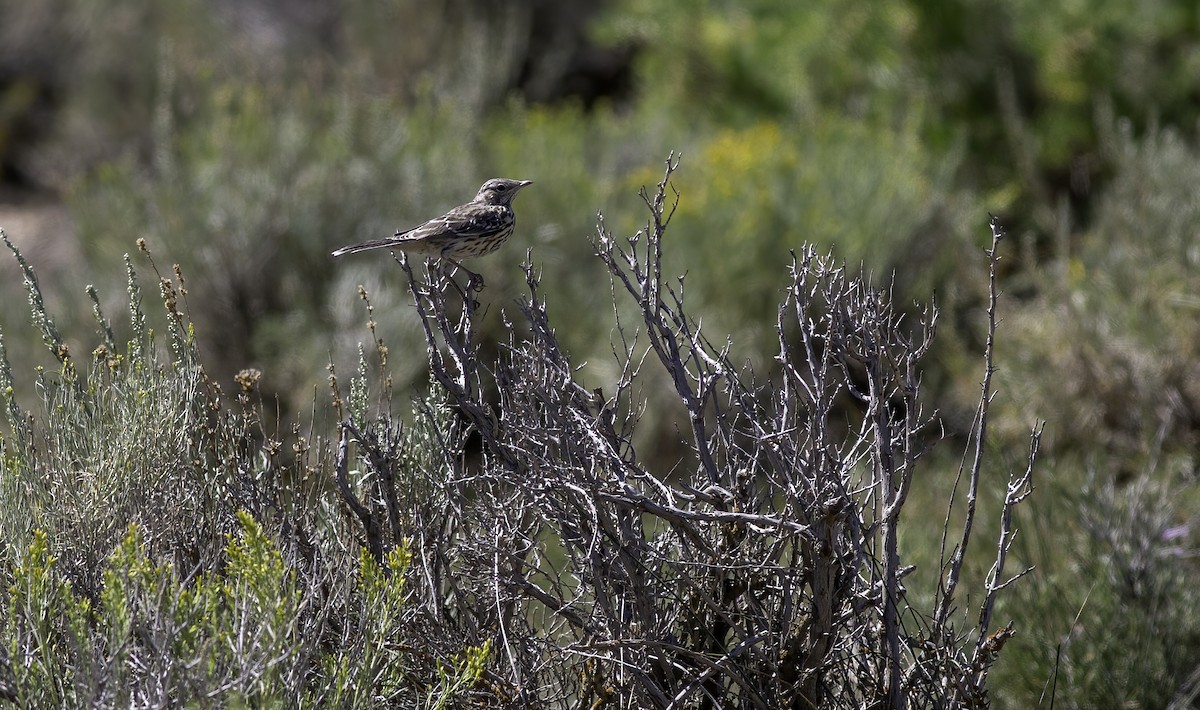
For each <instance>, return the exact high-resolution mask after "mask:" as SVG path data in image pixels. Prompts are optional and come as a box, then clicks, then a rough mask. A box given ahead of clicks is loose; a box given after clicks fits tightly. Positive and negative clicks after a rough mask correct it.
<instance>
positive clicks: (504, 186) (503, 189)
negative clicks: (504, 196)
mask: <svg viewBox="0 0 1200 710" xmlns="http://www.w3.org/2000/svg"><path fill="white" fill-rule="evenodd" d="M496 189H497V190H499V191H500V192H504V191H505V190H507V189H508V185H497V186H496Z"/></svg>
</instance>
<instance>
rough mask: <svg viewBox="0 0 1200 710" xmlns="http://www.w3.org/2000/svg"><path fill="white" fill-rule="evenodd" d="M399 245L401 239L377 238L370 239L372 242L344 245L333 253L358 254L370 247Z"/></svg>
mask: <svg viewBox="0 0 1200 710" xmlns="http://www.w3.org/2000/svg"><path fill="white" fill-rule="evenodd" d="M397 246H399V241H398V240H397V239H395V238H392V239H376V240H374V241H370V242H363V243H362V244H351V245H350V246H348V247H342V248H341V249H338V250H337V251H335V252H333V255H334V256H343V255H345V254H356V253H358V252H360V251H367V250H368V249H381V248H383V247H393V248H394V247H397Z"/></svg>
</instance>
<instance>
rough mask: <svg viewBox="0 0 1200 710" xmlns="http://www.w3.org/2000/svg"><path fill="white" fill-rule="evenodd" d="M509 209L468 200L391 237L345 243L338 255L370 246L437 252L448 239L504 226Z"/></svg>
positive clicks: (494, 229)
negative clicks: (346, 244) (346, 245)
mask: <svg viewBox="0 0 1200 710" xmlns="http://www.w3.org/2000/svg"><path fill="white" fill-rule="evenodd" d="M505 217H506V210H505V209H504V208H503V207H499V206H497V205H480V204H474V203H472V204H467V205H463V206H462V207H455V208H454V209H452V210H450V211H449V212H447V213H446V214H444V215H442V216H441V217H436V218H434V219H431V220H429V221H428V222H426V223H425V224H422V225H420V226H417V227H413V228H412V229H403V230H400V231H399V232H396V234H395V235H394V236H392V237H389V238H387V239H375V240H373V241H369V242H363V243H362V244H354V245H352V246H348V247H342V248H341V249H338V250H337V251H335V252H333V255H334V256H342V255H343V254H353V253H355V252H360V251H366V250H368V249H407V250H409V251H411V252H413V253H426V254H431V255H435V256H436V255H437V254H438V253H439V252H440V251H441V250H442V248H443V247H444V246H445V245H446V242H453V241H455V240H458V239H469V238H471V237H478V236H487V235H489V234H492V233H493V232H495V231H497V230H498V229H500V228H501V227H503V226H504V221H505Z"/></svg>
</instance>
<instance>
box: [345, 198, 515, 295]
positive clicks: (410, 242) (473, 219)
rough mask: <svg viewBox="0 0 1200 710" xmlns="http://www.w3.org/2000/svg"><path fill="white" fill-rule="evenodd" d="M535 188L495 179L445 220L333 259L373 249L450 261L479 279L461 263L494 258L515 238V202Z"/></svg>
mask: <svg viewBox="0 0 1200 710" xmlns="http://www.w3.org/2000/svg"><path fill="white" fill-rule="evenodd" d="M532 184H533V181H532V180H509V179H508V178H492V179H491V180H488V181H487V182H485V183H483V185H482V186H480V188H479V192H478V193H476V194H475V199H473V200H471V201H470V202H468V203H467V204H465V205H459V206H458V207H455V208H454V209H452V210H450V211H449V212H447V213H446V214H444V215H442V216H441V217H435V218H433V219H431V220H429V221H428V222H425V223H424V224H421V225H419V226H416V227H413V228H412V229H403V230H400V231H398V232H396V234H395V235H394V236H392V237H390V238H388V239H375V240H373V241H369V242H363V243H361V244H352V245H350V246H346V247H342V248H341V249H338V250H336V251H334V252H333V256H335V257H336V256H344V255H346V254H356V253H358V252H360V251H368V250H370V249H399V250H400V251H403V252H406V253H409V254H414V255H417V256H426V257H433V258H436V259H442V260H445V261H449V262H450V263H452V264H454V265H455V266H458V267H460V268H462V269H463V271H466V272H467V273H468V274H470V275H471V277H472V278H479V275H478V274H476V273H474V272H472V271H471V270H470V269H467V268H466V267H465V266H462V264H460V263H459V261H460V260H462V259H467V258H473V257H477V256H484V255H486V254H491V253H492V252H494V251H496V250H497V249H499V248H500V247H501V246H502V245H503V244H504V242H506V241H507V240H508V238H509V237H510V236H512V233H513V230H514V229H515V228H516V225H517V215H516V213H515V212H513V208H512V201H513V198H514V197H516V196H517V193H518V192H520V191H521V190H522V189H524V188H526V187H529V186H530V185H532ZM480 282H482V279H480Z"/></svg>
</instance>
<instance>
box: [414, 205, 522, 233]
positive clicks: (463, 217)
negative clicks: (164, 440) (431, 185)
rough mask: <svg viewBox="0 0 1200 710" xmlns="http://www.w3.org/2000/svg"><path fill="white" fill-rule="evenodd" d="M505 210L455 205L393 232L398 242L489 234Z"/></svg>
mask: <svg viewBox="0 0 1200 710" xmlns="http://www.w3.org/2000/svg"><path fill="white" fill-rule="evenodd" d="M504 217H505V210H504V208H503V207H498V206H496V205H476V204H469V205H463V206H462V207H455V208H454V209H452V210H450V211H449V212H447V213H446V214H444V215H442V216H441V217H435V218H434V219H431V220H429V221H428V222H426V223H425V224H422V225H421V226H419V227H414V228H412V229H408V230H401V231H399V232H396V235H395V237H394V238H395V239H396V240H397V241H400V242H411V241H420V240H423V239H439V240H440V239H450V240H454V239H467V238H470V237H478V236H484V235H488V234H491V233H493V232H495V231H496V230H497V229H499V228H500V227H501V226H503V224H504Z"/></svg>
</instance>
